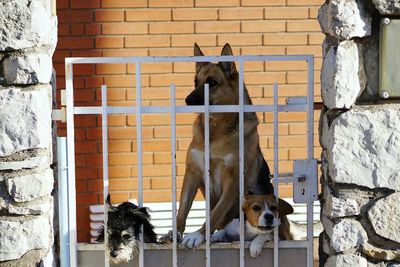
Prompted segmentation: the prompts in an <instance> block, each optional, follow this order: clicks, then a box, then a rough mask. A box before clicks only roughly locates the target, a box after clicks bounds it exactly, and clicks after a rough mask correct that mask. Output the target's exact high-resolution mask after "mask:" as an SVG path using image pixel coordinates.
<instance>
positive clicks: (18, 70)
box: [3, 53, 53, 84]
mask: <svg viewBox="0 0 400 267" xmlns="http://www.w3.org/2000/svg"><path fill="white" fill-rule="evenodd" d="M52 70H53V64H52V60H51V57H50V56H49V55H48V54H44V53H36V54H25V55H17V54H13V55H11V56H9V57H6V59H5V60H4V61H3V73H4V78H5V80H6V82H7V84H37V83H49V82H50V78H51V74H52Z"/></svg>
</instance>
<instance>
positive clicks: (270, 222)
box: [264, 213, 274, 224]
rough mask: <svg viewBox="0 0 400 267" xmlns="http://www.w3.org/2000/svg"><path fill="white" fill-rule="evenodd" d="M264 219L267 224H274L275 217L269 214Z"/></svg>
mask: <svg viewBox="0 0 400 267" xmlns="http://www.w3.org/2000/svg"><path fill="white" fill-rule="evenodd" d="M264 219H265V222H266V223H267V224H272V223H273V221H274V215H272V214H270V213H267V214H265V215H264Z"/></svg>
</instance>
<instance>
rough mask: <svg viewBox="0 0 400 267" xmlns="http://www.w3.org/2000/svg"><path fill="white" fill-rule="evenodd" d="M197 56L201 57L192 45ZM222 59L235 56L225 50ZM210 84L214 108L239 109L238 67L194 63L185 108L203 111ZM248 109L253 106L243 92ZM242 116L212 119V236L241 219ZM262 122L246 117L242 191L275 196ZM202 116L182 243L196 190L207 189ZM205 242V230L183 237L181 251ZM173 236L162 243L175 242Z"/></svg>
mask: <svg viewBox="0 0 400 267" xmlns="http://www.w3.org/2000/svg"><path fill="white" fill-rule="evenodd" d="M194 55H195V56H203V53H202V52H201V50H200V47H199V46H198V45H197V44H195V45H194ZM221 55H232V49H231V47H230V45H229V44H226V45H225V46H224V47H223V49H222V52H221ZM205 83H208V84H209V96H210V97H209V98H210V103H209V104H210V105H237V104H238V103H239V74H238V72H237V70H236V66H235V63H234V62H219V63H209V62H199V63H196V77H195V89H194V90H193V91H192V92H191V93H190V94H189V96H187V98H186V104H187V105H204V84H205ZM244 103H245V104H247V105H250V104H251V100H250V97H249V95H248V93H247V89H246V88H245V87H244ZM238 118H239V114H238V113H211V114H210V122H209V123H210V208H211V214H210V232H211V233H213V232H214V231H215V230H216V229H222V228H224V227H225V225H226V224H227V223H229V222H230V221H231V220H232V219H233V218H235V217H237V216H238V214H239V120H238ZM257 125H258V119H257V116H256V114H255V113H253V112H248V113H245V114H244V155H245V158H244V177H245V181H244V187H245V190H246V191H252V192H254V193H256V194H269V193H272V192H273V187H272V184H271V182H270V172H269V168H268V165H267V163H266V161H265V160H264V157H263V155H262V152H261V149H260V146H259V136H258V133H257ZM204 183H205V181H204V114H203V113H201V114H199V115H198V117H197V118H196V120H195V122H194V123H193V139H192V142H191V144H190V146H189V149H188V152H187V156H186V171H185V176H184V180H183V187H182V192H181V197H180V204H179V211H178V215H177V230H178V235H179V236H178V238H179V239H180V237H181V235H182V234H183V232H184V231H185V226H186V218H187V215H188V213H189V210H190V208H191V205H192V202H193V199H194V197H195V195H196V192H197V190H198V189H200V190H201V192H202V193H203V195H204V194H205V187H204ZM204 236H205V225H203V227H202V228H201V229H200V230H198V231H196V232H194V233H190V234H187V235H185V237H184V238H183V239H182V241H181V247H188V248H192V247H197V246H198V245H200V244H201V243H202V242H203V240H204ZM171 239H172V233H171V231H170V233H169V234H167V235H166V236H164V237H163V238H162V239H161V240H163V241H165V240H171Z"/></svg>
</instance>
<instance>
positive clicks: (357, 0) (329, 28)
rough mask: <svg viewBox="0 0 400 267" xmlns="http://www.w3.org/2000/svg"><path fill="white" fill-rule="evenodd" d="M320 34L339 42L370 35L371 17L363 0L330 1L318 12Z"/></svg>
mask: <svg viewBox="0 0 400 267" xmlns="http://www.w3.org/2000/svg"><path fill="white" fill-rule="evenodd" d="M318 21H319V23H320V25H321V29H322V32H323V33H325V34H329V35H331V36H333V37H335V38H337V39H339V40H349V39H351V38H353V37H365V36H369V35H371V15H370V14H369V12H368V10H367V9H366V7H365V3H364V1H363V0H347V1H344V0H331V1H329V2H328V3H325V4H324V5H322V7H321V8H320V9H319V12H318Z"/></svg>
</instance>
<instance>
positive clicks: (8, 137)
mask: <svg viewBox="0 0 400 267" xmlns="http://www.w3.org/2000/svg"><path fill="white" fill-rule="evenodd" d="M29 89H34V90H27V89H24V90H22V89H19V88H15V87H10V88H6V89H2V88H0V157H5V156H9V155H11V154H13V153H16V152H19V151H23V150H27V149H33V148H49V147H50V145H51V101H50V98H49V94H50V89H51V87H50V86H49V85H48V86H35V87H33V88H29Z"/></svg>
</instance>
